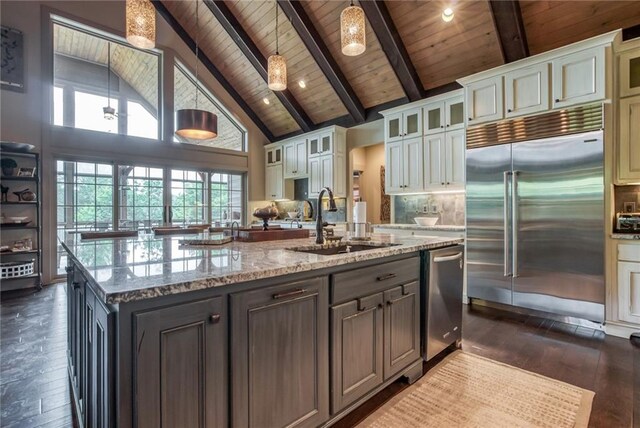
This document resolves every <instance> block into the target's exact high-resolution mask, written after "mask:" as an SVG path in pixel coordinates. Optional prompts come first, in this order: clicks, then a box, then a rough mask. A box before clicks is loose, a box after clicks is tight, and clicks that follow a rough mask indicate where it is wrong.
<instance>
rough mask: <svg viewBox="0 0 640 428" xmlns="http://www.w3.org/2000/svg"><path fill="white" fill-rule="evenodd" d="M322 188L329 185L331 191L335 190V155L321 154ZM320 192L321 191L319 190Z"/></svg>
mask: <svg viewBox="0 0 640 428" xmlns="http://www.w3.org/2000/svg"><path fill="white" fill-rule="evenodd" d="M320 176H321V177H322V178H321V179H320V189H322V188H323V187H328V188H329V189H331V191H333V190H334V180H333V156H332V155H325V156H320ZM318 192H319V191H318Z"/></svg>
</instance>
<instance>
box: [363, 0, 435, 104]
mask: <svg viewBox="0 0 640 428" xmlns="http://www.w3.org/2000/svg"><path fill="white" fill-rule="evenodd" d="M360 7H362V9H363V10H364V13H365V15H367V19H368V20H369V22H370V23H371V27H372V28H373V31H374V33H376V37H377V38H378V41H379V42H380V45H381V46H382V50H383V51H384V53H385V55H386V56H387V59H388V60H389V63H391V67H392V68H393V70H394V71H395V73H396V76H398V80H400V84H401V85H402V88H403V89H404V93H405V94H406V95H407V97H408V98H409V100H410V101H416V100H419V99H421V98H424V87H423V86H422V82H421V81H420V76H418V72H417V71H416V69H415V67H414V66H413V63H412V62H411V58H410V57H409V53H408V52H407V49H406V48H405V46H404V44H403V43H402V39H401V38H400V33H398V30H397V29H396V25H395V24H394V22H393V19H392V18H391V14H390V13H389V10H388V9H387V6H386V5H385V4H384V1H382V0H375V1H361V2H360Z"/></svg>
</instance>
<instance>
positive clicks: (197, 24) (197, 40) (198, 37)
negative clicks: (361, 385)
mask: <svg viewBox="0 0 640 428" xmlns="http://www.w3.org/2000/svg"><path fill="white" fill-rule="evenodd" d="M198 3H200V0H196V110H197V109H198V92H199V91H198V85H199V83H198V63H199V62H200V60H199V59H198V53H199V48H198V43H199V42H200V20H199V19H198Z"/></svg>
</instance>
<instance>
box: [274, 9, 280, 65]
mask: <svg viewBox="0 0 640 428" xmlns="http://www.w3.org/2000/svg"><path fill="white" fill-rule="evenodd" d="M273 5H274V6H275V9H276V55H280V53H279V52H278V51H279V50H280V49H279V48H280V45H279V44H278V0H274V1H273Z"/></svg>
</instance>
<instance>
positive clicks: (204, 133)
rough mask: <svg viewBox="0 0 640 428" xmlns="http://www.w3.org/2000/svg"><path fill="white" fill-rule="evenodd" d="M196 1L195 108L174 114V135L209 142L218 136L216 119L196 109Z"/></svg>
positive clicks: (197, 50)
mask: <svg viewBox="0 0 640 428" xmlns="http://www.w3.org/2000/svg"><path fill="white" fill-rule="evenodd" d="M198 3H200V0H196V108H194V109H180V110H178V111H177V112H176V135H177V136H178V137H179V138H180V139H182V140H183V141H189V140H210V139H212V138H216V137H217V136H218V117H217V116H216V115H215V114H213V113H211V112H210V111H205V110H200V109H198V92H199V90H198V63H199V62H200V60H199V59H198V54H199V46H198V42H199V37H200V22H199V21H198Z"/></svg>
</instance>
